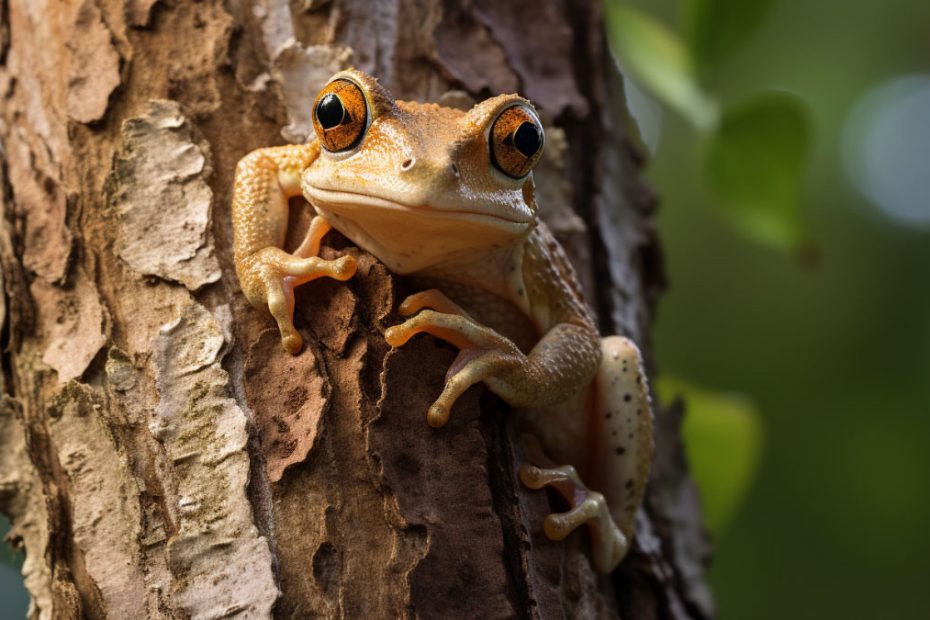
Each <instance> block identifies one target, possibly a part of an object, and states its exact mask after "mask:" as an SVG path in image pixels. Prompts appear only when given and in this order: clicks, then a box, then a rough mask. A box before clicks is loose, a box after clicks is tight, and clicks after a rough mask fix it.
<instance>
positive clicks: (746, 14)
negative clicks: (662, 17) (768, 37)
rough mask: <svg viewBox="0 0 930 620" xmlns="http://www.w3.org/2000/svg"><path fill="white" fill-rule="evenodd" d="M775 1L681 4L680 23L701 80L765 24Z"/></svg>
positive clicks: (692, 0)
mask: <svg viewBox="0 0 930 620" xmlns="http://www.w3.org/2000/svg"><path fill="white" fill-rule="evenodd" d="M774 4H775V0H682V2H681V18H682V19H681V22H682V28H683V29H684V34H685V39H686V40H687V42H688V48H689V50H690V52H691V56H692V57H693V58H694V61H695V63H696V64H697V68H698V71H699V72H700V75H701V76H702V77H706V76H708V75H710V74H712V73H713V72H715V71H716V70H717V69H719V67H720V65H721V63H722V62H723V61H725V60H726V59H727V58H728V57H729V56H730V55H731V54H732V53H733V52H734V51H736V50H737V49H738V48H739V46H740V45H742V44H743V43H745V42H746V40H748V39H749V37H750V35H752V33H753V32H755V31H756V30H757V29H758V27H759V26H760V25H761V24H762V22H764V21H765V18H766V16H767V15H768V14H769V12H770V11H771V8H772V6H773V5H774Z"/></svg>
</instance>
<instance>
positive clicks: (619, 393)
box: [520, 336, 652, 573]
mask: <svg viewBox="0 0 930 620" xmlns="http://www.w3.org/2000/svg"><path fill="white" fill-rule="evenodd" d="M601 350H602V354H603V356H602V361H601V366H600V368H599V370H598V374H597V376H596V378H595V381H594V385H593V387H594V393H595V394H594V396H595V397H594V402H593V409H592V410H591V411H590V412H589V415H590V417H589V418H588V422H589V426H588V428H589V431H588V442H587V448H588V451H589V453H591V454H592V455H593V456H594V458H592V459H590V462H589V464H588V467H589V471H588V474H587V475H588V477H590V480H589V481H588V482H589V483H592V484H593V486H594V487H595V488H597V489H599V490H600V491H601V492H598V491H592V490H591V489H589V488H588V487H587V486H586V485H585V484H584V483H583V482H582V480H581V478H580V477H579V476H578V474H577V473H576V471H575V468H574V467H572V466H570V465H566V466H562V467H549V468H546V469H542V468H540V467H535V466H531V465H526V466H524V467H523V468H521V470H520V480H521V481H522V482H523V484H525V485H526V486H527V487H529V488H531V489H541V488H543V487H551V488H553V489H554V490H556V491H557V492H558V493H559V494H560V495H561V496H562V497H563V498H564V499H565V501H566V502H568V504H569V506H570V509H569V510H568V511H567V512H564V513H557V514H552V515H549V516H548V517H547V518H546V520H545V522H544V523H543V529H544V531H545V532H546V535H547V536H548V537H549V538H551V539H553V540H561V539H563V538H565V537H566V536H568V534H569V533H571V532H572V531H573V530H574V529H576V528H577V527H579V526H581V525H584V524H586V525H587V526H588V529H589V531H590V533H591V552H592V557H593V560H594V565H595V567H596V568H597V569H598V570H599V571H601V572H603V573H609V572H610V571H612V570H613V569H614V568H615V567H616V566H617V564H619V563H620V561H621V560H622V559H623V557H624V556H625V555H626V552H627V550H628V548H629V542H630V541H631V540H632V537H633V527H634V519H635V516H636V509H637V508H638V507H639V505H640V503H641V502H642V499H643V494H644V492H645V487H646V482H647V479H648V476H649V466H650V463H651V462H652V411H651V408H650V403H649V390H648V387H647V385H646V380H645V375H644V374H643V372H642V361H641V358H640V355H639V350H638V349H637V348H636V345H634V344H633V343H632V342H631V341H630V340H628V339H626V338H622V337H619V336H611V337H608V338H605V339H604V340H603V341H602V343H601ZM530 458H531V460H532V461H534V462H536V463H537V464H541V465H545V464H546V460H547V459H544V458H540V457H539V456H537V457H533V456H532V455H531V456H530Z"/></svg>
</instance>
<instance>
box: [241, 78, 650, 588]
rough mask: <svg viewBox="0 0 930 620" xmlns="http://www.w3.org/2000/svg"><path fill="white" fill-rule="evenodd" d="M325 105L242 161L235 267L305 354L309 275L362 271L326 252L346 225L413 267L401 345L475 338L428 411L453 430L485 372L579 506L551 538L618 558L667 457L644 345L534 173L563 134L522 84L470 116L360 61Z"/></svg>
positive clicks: (256, 300)
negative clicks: (303, 300)
mask: <svg viewBox="0 0 930 620" xmlns="http://www.w3.org/2000/svg"><path fill="white" fill-rule="evenodd" d="M312 112H313V114H312V117H313V126H314V130H315V134H316V136H315V138H314V139H312V140H311V141H310V142H308V143H307V144H299V145H290V146H281V147H272V148H263V149H259V150H256V151H254V152H252V153H250V154H249V155H247V156H246V157H244V158H243V159H242V160H241V161H240V162H239V164H238V166H237V168H236V176H235V187H234V196H233V205H232V209H233V213H232V215H233V229H234V236H235V262H236V272H237V274H238V276H239V282H240V284H241V286H242V290H243V292H244V293H245V295H246V297H247V298H248V300H249V301H250V302H251V303H252V304H253V305H254V306H256V307H258V308H268V310H269V311H270V312H271V315H272V316H273V317H274V319H275V321H276V322H277V325H278V328H279V330H280V333H281V342H282V344H283V345H284V348H285V349H287V351H289V352H291V353H294V354H296V353H298V352H299V351H300V349H301V347H302V344H303V343H302V340H301V336H300V334H299V333H298V332H297V330H296V329H295V328H294V324H293V311H294V293H293V291H294V287H296V286H300V285H302V284H304V283H307V282H309V281H311V280H314V279H316V278H320V277H329V278H334V279H336V280H347V279H349V278H351V277H352V276H353V275H354V273H355V268H356V265H355V262H354V259H353V258H352V257H351V256H342V257H341V258H338V259H335V260H324V259H322V258H319V257H318V256H317V254H318V251H319V248H320V241H321V239H322V237H323V236H324V235H325V234H326V232H327V231H329V230H330V228H335V229H336V230H338V231H339V232H341V233H342V234H344V235H345V236H346V237H348V238H349V239H350V240H352V241H353V242H354V243H355V244H357V245H358V246H360V247H361V248H363V249H365V250H366V251H368V252H370V253H371V254H373V255H374V256H376V257H377V258H378V259H380V260H381V261H382V262H383V263H385V265H387V267H388V268H389V269H390V270H391V271H393V272H394V273H396V274H401V275H404V276H408V277H410V279H411V282H412V283H413V284H414V286H415V290H419V292H417V293H415V294H413V295H411V296H409V297H407V298H406V299H405V300H403V302H402V303H401V304H400V307H399V314H400V316H401V317H402V318H403V321H402V322H400V323H399V324H397V325H393V326H391V327H388V328H387V330H386V331H385V334H384V336H385V339H386V340H387V342H388V343H389V344H390V345H391V346H393V347H402V346H404V344H406V343H407V342H409V341H410V339H411V338H412V337H413V336H414V335H416V334H420V333H426V334H431V335H432V336H434V337H436V338H440V339H442V340H444V341H446V342H448V343H451V344H452V345H453V346H455V347H456V348H458V350H459V353H458V355H457V357H456V359H455V361H454V363H453V364H452V366H451V367H450V368H449V370H448V373H447V375H446V382H445V387H444V389H443V390H442V393H441V394H439V396H438V398H437V399H436V401H435V402H434V403H433V404H432V406H430V408H429V411H428V412H427V416H426V419H427V422H428V423H429V424H430V425H431V426H433V427H440V426H442V425H444V424H445V423H446V421H447V420H448V419H449V415H450V411H451V408H452V405H453V403H455V401H456V399H457V398H458V397H459V396H460V395H461V394H462V393H463V392H465V390H466V389H468V388H469V387H470V386H472V385H474V384H476V383H479V382H483V383H484V384H485V386H487V388H488V389H490V390H491V391H492V392H494V393H495V394H497V395H498V396H500V397H501V398H502V399H503V400H504V401H506V402H507V403H508V404H509V405H510V406H511V407H513V409H514V416H515V423H516V424H517V426H518V427H519V428H520V429H521V430H522V431H523V432H525V433H527V434H529V435H530V436H532V437H534V438H536V440H537V441H536V442H535V445H536V446H537V448H538V449H536V450H534V452H535V456H534V457H531V461H532V464H526V465H524V466H522V467H521V469H520V474H519V476H520V479H521V481H522V483H523V484H524V485H526V486H527V487H529V488H531V489H542V488H544V487H551V488H553V489H555V490H556V491H557V492H558V493H560V494H561V495H562V496H563V497H564V498H565V500H566V502H567V503H568V505H569V506H570V509H569V510H568V511H567V512H562V513H554V514H551V515H549V516H548V517H546V519H544V521H543V531H544V532H545V534H546V535H547V536H548V537H550V538H552V539H555V540H561V539H563V538H565V537H566V536H567V535H568V534H569V533H571V532H572V531H573V530H574V529H576V528H578V527H579V526H581V525H583V524H586V525H587V526H588V528H589V531H590V534H591V543H592V545H591V549H592V552H591V557H592V560H593V564H594V566H595V567H596V568H597V569H598V570H599V571H601V572H605V573H606V572H610V571H612V570H613V569H614V568H615V567H616V566H617V564H618V563H619V562H620V560H621V559H622V558H623V557H624V555H625V554H626V552H627V549H628V547H629V545H630V541H631V538H632V536H633V529H634V517H635V512H636V510H637V508H638V507H639V505H640V503H641V502H642V499H643V495H644V493H645V487H646V482H647V478H648V475H649V468H650V464H651V461H652V452H653V439H652V410H651V406H650V400H649V391H648V388H647V385H646V379H645V375H644V373H643V365H642V361H641V357H640V354H639V350H638V349H637V347H636V345H635V344H633V342H631V341H630V340H628V339H626V338H623V337H619V336H609V337H606V338H601V337H600V336H599V334H598V331H597V328H596V327H595V322H594V319H593V317H592V312H591V310H590V309H589V308H588V306H587V305H586V303H585V301H584V299H583V298H582V293H581V289H580V287H579V284H578V281H577V278H576V276H575V272H574V270H573V269H572V266H571V265H570V264H569V261H568V259H567V257H566V255H565V253H564V251H563V250H562V248H561V246H560V245H559V244H558V242H557V241H556V240H555V238H554V237H553V236H552V234H551V232H550V231H549V229H548V228H547V227H546V225H545V224H544V223H543V222H541V221H540V220H539V219H538V217H537V207H536V202H535V198H534V186H533V175H532V169H533V167H534V165H535V164H536V163H537V161H538V160H539V157H540V154H541V153H542V150H543V146H544V142H545V136H544V132H543V126H542V124H541V122H540V120H539V117H538V115H537V113H536V110H535V109H534V108H533V106H532V105H531V104H530V103H529V102H528V101H527V100H526V99H523V98H521V97H519V96H517V95H500V96H497V97H493V98H491V99H488V100H486V101H484V102H482V103H479V104H478V105H475V106H474V107H473V108H471V110H469V111H463V110H458V109H454V108H449V107H443V106H439V105H437V104H433V103H416V102H410V101H396V100H395V99H394V98H393V97H392V96H391V94H390V93H389V92H388V91H387V90H386V89H385V88H384V87H382V86H381V85H380V84H379V83H378V82H377V80H375V79H374V78H373V77H371V76H369V75H366V74H364V73H362V72H360V71H356V70H349V71H344V72H340V73H337V74H336V75H335V76H333V78H332V79H331V80H330V81H329V83H328V84H327V85H326V86H325V87H324V88H323V90H322V91H321V92H320V94H319V96H318V97H317V99H316V101H315V102H314V104H313V109H312ZM301 195H302V196H303V197H304V198H305V199H306V200H308V201H309V203H310V204H311V205H312V207H313V209H314V210H315V212H316V215H315V217H314V218H313V220H312V221H311V223H310V226H309V229H308V231H307V233H306V236H305V238H304V239H303V241H302V243H301V244H300V246H299V247H298V248H297V249H296V250H295V251H294V252H293V253H288V252H285V251H284V250H283V244H284V239H285V235H286V233H287V225H288V199H289V198H291V197H293V196H301ZM550 459H552V460H550ZM557 464H558V465H557ZM583 481H584V482H583Z"/></svg>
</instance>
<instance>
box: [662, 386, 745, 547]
mask: <svg viewBox="0 0 930 620" xmlns="http://www.w3.org/2000/svg"><path fill="white" fill-rule="evenodd" d="M655 389H656V392H657V393H658V394H659V397H660V398H661V399H662V400H663V401H664V402H672V401H674V400H675V399H678V398H684V399H685V401H686V402H687V415H686V416H685V418H684V421H683V422H682V425H681V435H682V438H683V439H684V442H685V449H686V452H687V457H688V465H689V467H690V469H691V475H692V477H693V478H694V480H695V482H696V483H697V486H698V488H699V489H700V490H701V502H702V504H703V509H704V523H705V525H706V526H707V528H708V529H709V530H710V532H711V533H712V534H715V535H716V534H721V533H723V532H725V531H726V528H727V525H729V523H730V521H731V519H733V518H734V516H735V515H736V514H737V511H738V510H739V507H740V504H741V503H742V500H743V497H744V496H745V494H746V492H747V491H748V490H749V488H750V485H751V484H752V481H753V478H754V476H755V474H756V466H757V465H758V462H759V456H760V454H761V451H762V428H761V420H760V417H759V412H758V411H756V409H755V406H754V405H753V404H752V402H751V401H749V400H748V399H747V398H746V397H744V396H743V395H741V394H731V393H722V392H718V391H713V390H708V389H706V388H702V387H700V386H698V385H695V384H693V383H691V382H688V381H683V380H681V379H676V378H673V377H670V376H668V375H662V376H660V377H659V379H658V381H657V382H656V385H655Z"/></svg>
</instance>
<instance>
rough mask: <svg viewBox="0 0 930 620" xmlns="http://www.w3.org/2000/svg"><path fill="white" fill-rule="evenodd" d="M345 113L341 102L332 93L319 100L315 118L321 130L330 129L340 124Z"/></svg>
mask: <svg viewBox="0 0 930 620" xmlns="http://www.w3.org/2000/svg"><path fill="white" fill-rule="evenodd" d="M345 113H346V110H345V108H343V107H342V101H340V100H339V97H337V96H336V95H334V94H332V93H330V94H328V95H326V96H325V97H323V98H322V99H320V102H319V103H318V104H317V105H316V118H317V120H318V121H320V125H321V126H322V127H323V129H332V128H333V127H336V126H337V125H339V124H340V123H342V119H343V118H344V117H345Z"/></svg>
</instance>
